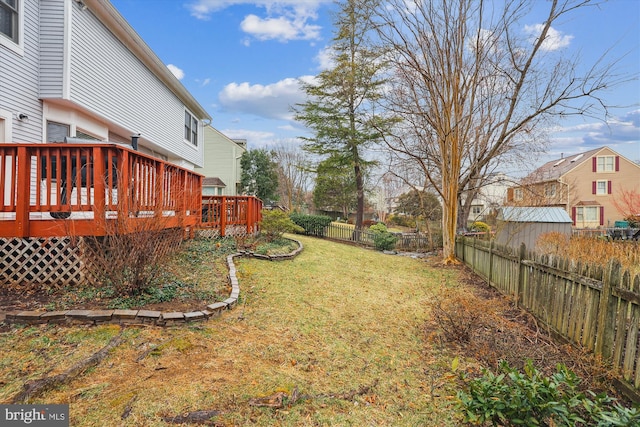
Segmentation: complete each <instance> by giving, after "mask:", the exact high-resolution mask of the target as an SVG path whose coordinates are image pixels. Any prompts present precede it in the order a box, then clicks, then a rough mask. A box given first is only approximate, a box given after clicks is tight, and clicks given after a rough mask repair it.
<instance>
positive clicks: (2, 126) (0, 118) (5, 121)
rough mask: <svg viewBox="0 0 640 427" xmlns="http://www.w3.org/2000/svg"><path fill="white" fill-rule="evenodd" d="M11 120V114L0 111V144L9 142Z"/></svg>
mask: <svg viewBox="0 0 640 427" xmlns="http://www.w3.org/2000/svg"><path fill="white" fill-rule="evenodd" d="M11 120H12V114H11V112H10V111H6V110H2V109H0V142H11V138H12V137H13V135H12V134H11V131H12V129H11Z"/></svg>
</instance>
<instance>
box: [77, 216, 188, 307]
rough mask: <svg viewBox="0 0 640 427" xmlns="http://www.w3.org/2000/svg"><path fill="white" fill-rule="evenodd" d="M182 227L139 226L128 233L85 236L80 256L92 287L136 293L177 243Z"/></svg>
mask: <svg viewBox="0 0 640 427" xmlns="http://www.w3.org/2000/svg"><path fill="white" fill-rule="evenodd" d="M183 236H184V230H183V229H181V228H170V229H163V230H158V229H146V230H145V229H142V230H138V231H135V232H132V233H128V234H108V235H106V236H96V237H85V238H84V239H83V243H84V244H83V259H84V260H85V266H86V270H87V276H88V278H89V281H90V282H91V284H92V285H93V286H105V285H106V286H112V287H113V289H114V290H115V293H116V294H118V295H138V294H140V293H141V292H142V291H144V290H145V289H146V288H148V287H149V285H150V284H151V283H152V282H153V279H154V278H155V277H156V276H157V274H158V273H159V269H158V265H159V264H160V263H161V262H162V260H164V259H165V257H167V256H168V255H170V254H171V253H173V252H175V250H176V249H177V248H178V247H179V246H180V243H181V242H182V238H183Z"/></svg>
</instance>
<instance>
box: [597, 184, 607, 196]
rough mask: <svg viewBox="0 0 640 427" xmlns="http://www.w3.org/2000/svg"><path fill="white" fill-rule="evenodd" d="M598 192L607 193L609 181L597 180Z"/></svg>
mask: <svg viewBox="0 0 640 427" xmlns="http://www.w3.org/2000/svg"><path fill="white" fill-rule="evenodd" d="M596 194H607V181H597V182H596Z"/></svg>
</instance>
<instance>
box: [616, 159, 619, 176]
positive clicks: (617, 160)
mask: <svg viewBox="0 0 640 427" xmlns="http://www.w3.org/2000/svg"><path fill="white" fill-rule="evenodd" d="M618 171H620V156H616V172H618Z"/></svg>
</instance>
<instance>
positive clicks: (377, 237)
mask: <svg viewBox="0 0 640 427" xmlns="http://www.w3.org/2000/svg"><path fill="white" fill-rule="evenodd" d="M369 230H370V231H372V232H373V245H374V247H375V248H376V249H377V250H379V251H390V250H392V249H394V248H395V247H396V242H397V241H398V238H397V237H396V236H394V235H393V234H391V233H389V232H388V231H387V226H386V225H384V224H383V223H381V222H379V223H377V224H374V225H372V226H371V227H369Z"/></svg>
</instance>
